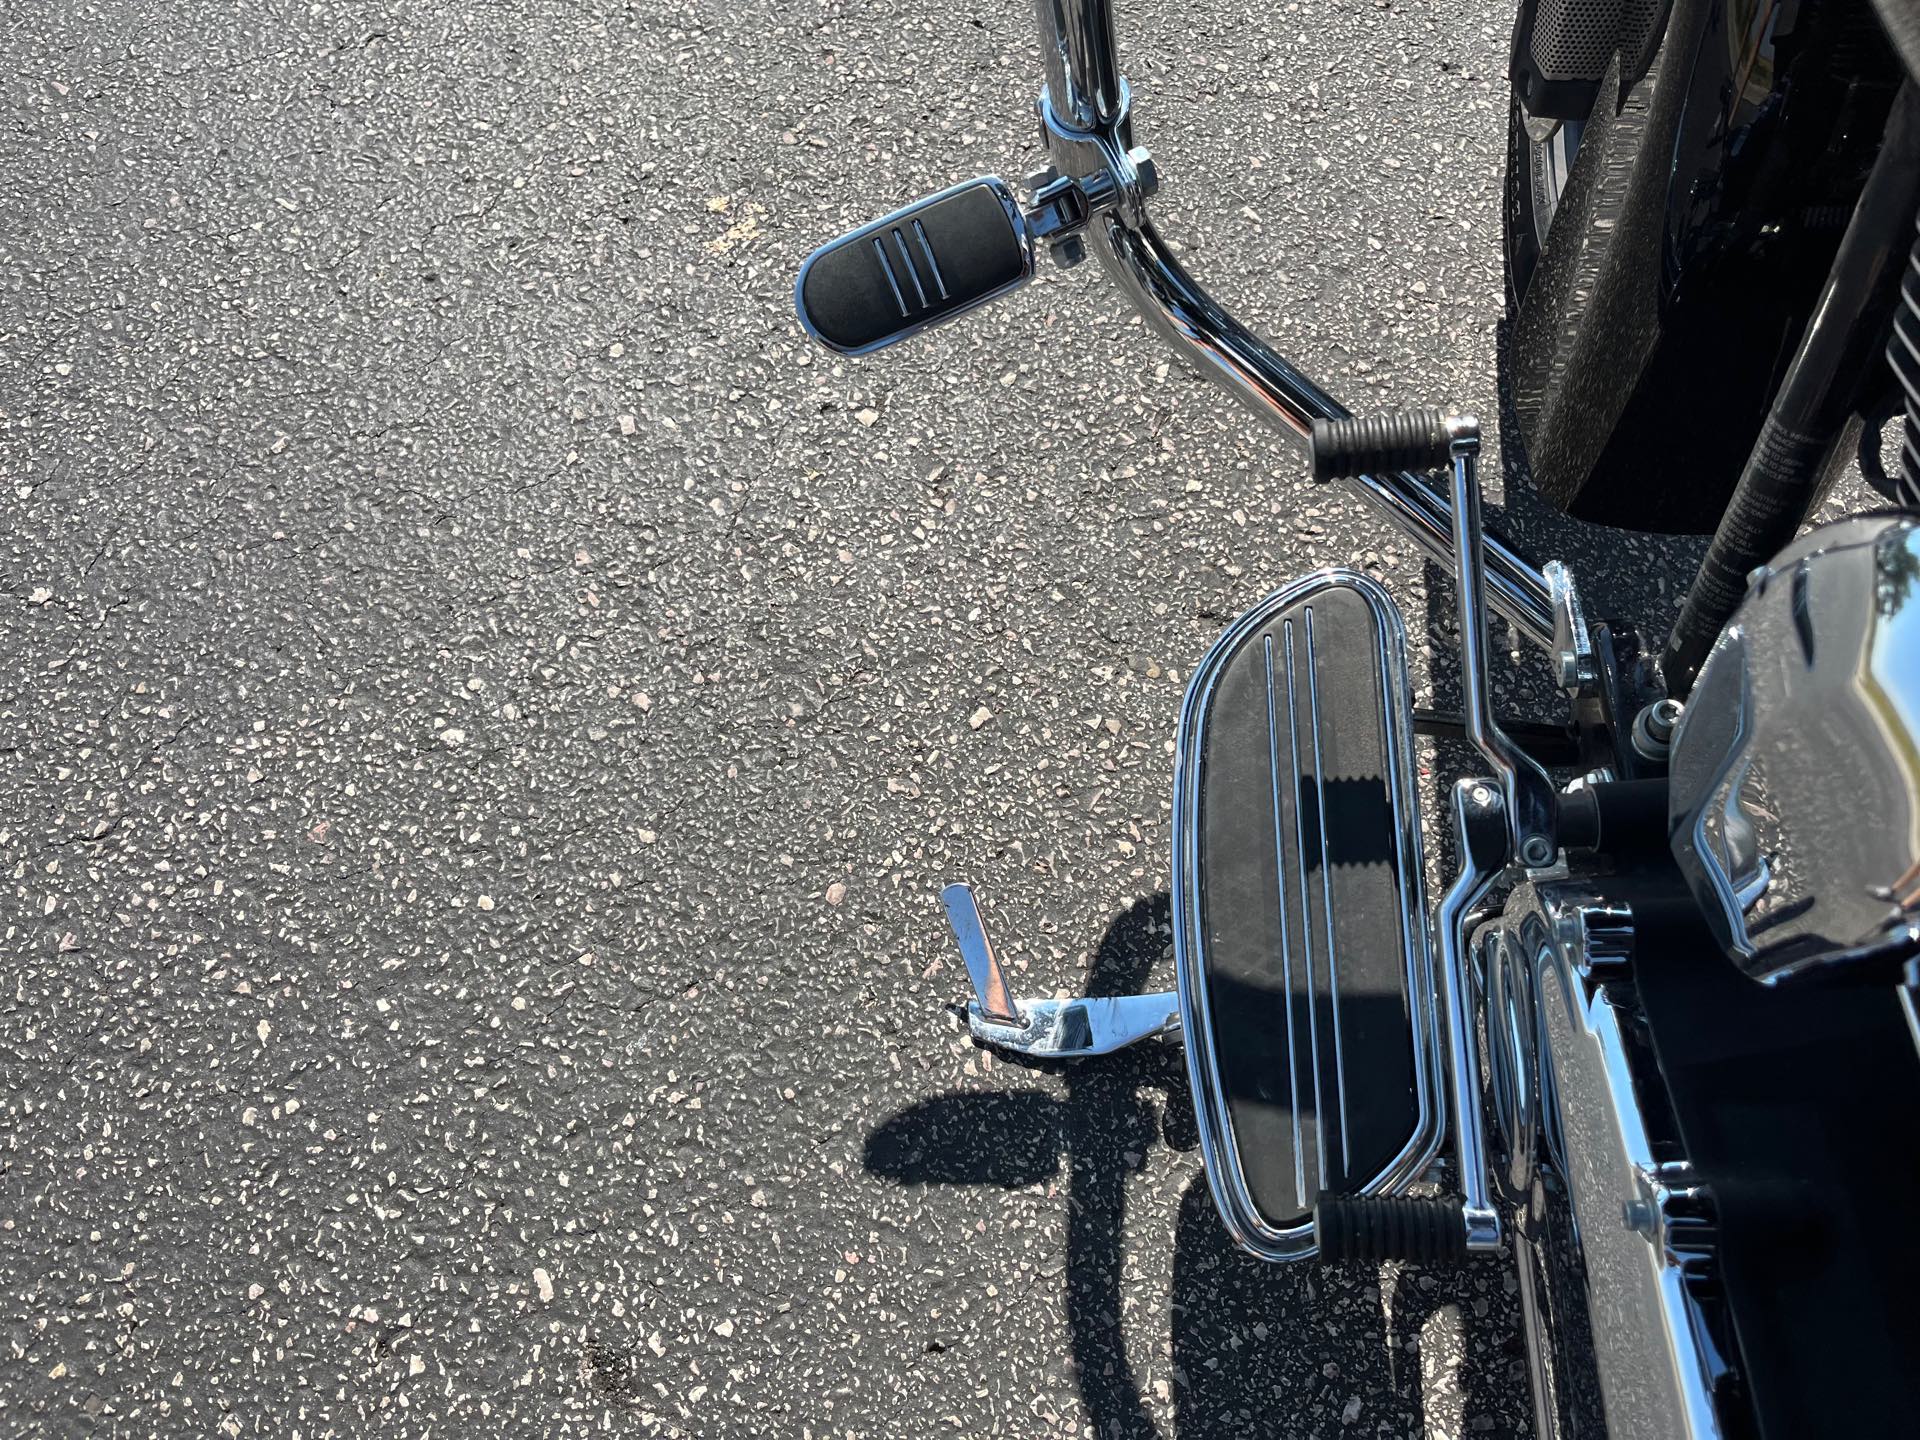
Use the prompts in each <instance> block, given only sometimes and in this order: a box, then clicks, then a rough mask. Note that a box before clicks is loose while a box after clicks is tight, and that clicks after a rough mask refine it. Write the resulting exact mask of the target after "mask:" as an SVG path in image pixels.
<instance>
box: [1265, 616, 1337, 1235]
mask: <svg viewBox="0 0 1920 1440" xmlns="http://www.w3.org/2000/svg"><path fill="white" fill-rule="evenodd" d="M1307 613H1308V614H1311V613H1312V612H1311V611H1308V612H1307ZM1280 636H1281V639H1282V640H1283V641H1284V642H1285V648H1286V652H1287V746H1288V749H1289V750H1290V752H1291V757H1290V758H1291V760H1292V763H1293V841H1294V856H1295V861H1294V863H1295V865H1296V866H1297V867H1298V869H1299V871H1300V943H1301V944H1302V945H1304V946H1305V947H1306V951H1307V953H1306V962H1307V1059H1308V1063H1310V1064H1311V1065H1312V1066H1313V1140H1314V1147H1313V1148H1314V1160H1315V1161H1316V1162H1317V1163H1318V1165H1319V1166H1320V1180H1321V1184H1322V1185H1323V1186H1324V1185H1325V1183H1326V1176H1327V1126H1326V1119H1325V1117H1326V1113H1327V1112H1326V1111H1325V1110H1324V1109H1322V1108H1321V1104H1320V1006H1319V1004H1318V1003H1317V1001H1318V998H1319V997H1318V996H1316V995H1315V994H1314V989H1313V905H1312V902H1310V901H1309V900H1308V899H1307V801H1306V796H1304V795H1302V794H1301V793H1300V670H1299V667H1297V666H1296V665H1295V664H1294V663H1293V621H1291V620H1288V621H1286V622H1285V623H1284V624H1282V625H1281V627H1280ZM1307 668H1308V670H1309V671H1311V670H1312V668H1313V652H1312V651H1311V650H1309V651H1308V652H1307ZM1315 778H1316V779H1317V778H1318V777H1317V776H1316V777H1315ZM1274 783H1275V784H1276V785H1278V783H1279V776H1277V775H1276V776H1275V777H1274ZM1321 843H1322V845H1323V846H1324V844H1325V843H1326V842H1325V837H1324V836H1323V837H1322V840H1321ZM1283 858H1284V857H1283V856H1280V855H1276V856H1275V857H1274V859H1275V860H1276V861H1279V860H1281V859H1283ZM1320 868H1321V871H1322V872H1323V873H1324V872H1325V870H1326V857H1325V855H1324V853H1323V854H1322V856H1321V863H1320ZM1287 1014H1288V1016H1289V1017H1291V1016H1292V1014H1293V995H1292V993H1291V991H1289V993H1288V995H1287ZM1291 1055H1292V1052H1289V1058H1291ZM1306 1198H1307V1197H1306V1196H1305V1195H1304V1194H1303V1195H1301V1197H1300V1203H1301V1204H1303V1205H1304V1204H1305V1203H1306Z"/></svg>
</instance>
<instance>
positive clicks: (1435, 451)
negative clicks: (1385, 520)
mask: <svg viewBox="0 0 1920 1440" xmlns="http://www.w3.org/2000/svg"><path fill="white" fill-rule="evenodd" d="M1309 448H1310V449H1311V451H1312V454H1313V478H1314V479H1316V480H1343V479H1346V478H1348V477H1350V476H1354V475H1373V474H1377V473H1378V472H1380V471H1383V470H1437V469H1439V468H1440V467H1441V466H1443V465H1445V464H1447V462H1448V458H1449V453H1450V448H1451V444H1450V439H1449V437H1448V435H1447V417H1446V416H1445V415H1444V414H1443V413H1442V412H1441V411H1438V410H1394V411H1390V412H1388V413H1387V414H1385V415H1355V416H1353V417H1352V418H1350V419H1346V420H1316V421H1314V422H1313V428H1312V431H1311V433H1310V436H1309Z"/></svg>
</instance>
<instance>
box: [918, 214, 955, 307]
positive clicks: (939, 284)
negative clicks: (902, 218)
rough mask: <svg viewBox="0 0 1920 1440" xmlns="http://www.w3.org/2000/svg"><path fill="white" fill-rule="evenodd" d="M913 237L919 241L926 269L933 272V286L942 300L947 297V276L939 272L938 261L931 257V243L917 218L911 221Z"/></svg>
mask: <svg viewBox="0 0 1920 1440" xmlns="http://www.w3.org/2000/svg"><path fill="white" fill-rule="evenodd" d="M913 236H914V239H916V240H918V241H919V242H920V251H921V253H922V254H923V255H925V256H926V257H927V269H929V270H931V271H932V272H933V288H934V289H936V290H938V291H939V292H940V298H941V299H942V300H944V299H946V298H947V278H946V276H944V275H942V274H941V273H940V262H939V261H938V260H936V259H934V258H933V244H932V242H931V241H929V240H928V239H927V232H926V231H925V229H923V228H922V227H921V224H920V222H919V221H918V220H916V221H914V222H913Z"/></svg>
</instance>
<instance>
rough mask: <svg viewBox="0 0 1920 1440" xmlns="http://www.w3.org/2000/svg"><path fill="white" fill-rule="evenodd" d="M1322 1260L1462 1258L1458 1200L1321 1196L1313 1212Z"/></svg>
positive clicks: (1446, 1261) (1464, 1237)
mask: <svg viewBox="0 0 1920 1440" xmlns="http://www.w3.org/2000/svg"><path fill="white" fill-rule="evenodd" d="M1313 1228H1314V1232H1315V1234H1316V1236H1317V1237H1318V1239H1319V1242H1320V1258H1321V1259H1322V1260H1328V1261H1332V1260H1411V1261H1413V1262H1415V1263H1416V1264H1421V1265H1441V1264H1452V1263H1454V1262H1456V1261H1461V1260H1464V1259H1466V1258H1467V1225H1466V1217H1465V1216H1464V1214H1463V1213H1462V1212H1461V1209H1460V1201H1459V1200H1458V1199H1457V1198H1446V1197H1442V1196H1434V1197H1432V1198H1425V1197H1417V1196H1412V1195H1326V1194H1323V1195H1321V1197H1320V1198H1319V1200H1318V1201H1317V1202H1315V1204H1314V1207H1313Z"/></svg>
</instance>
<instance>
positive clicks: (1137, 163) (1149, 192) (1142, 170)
mask: <svg viewBox="0 0 1920 1440" xmlns="http://www.w3.org/2000/svg"><path fill="white" fill-rule="evenodd" d="M1127 159H1129V160H1130V161H1132V162H1133V172H1134V174H1135V176H1136V177H1137V178H1138V182H1139V190H1140V198H1141V199H1142V200H1150V199H1152V198H1153V197H1154V196H1155V195H1158V194H1159V193H1160V170H1159V167H1158V166H1156V165H1155V164H1154V163H1153V155H1152V152H1150V151H1149V150H1148V149H1147V147H1146V146H1144V145H1136V146H1134V147H1133V149H1131V150H1129V151H1127Z"/></svg>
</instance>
